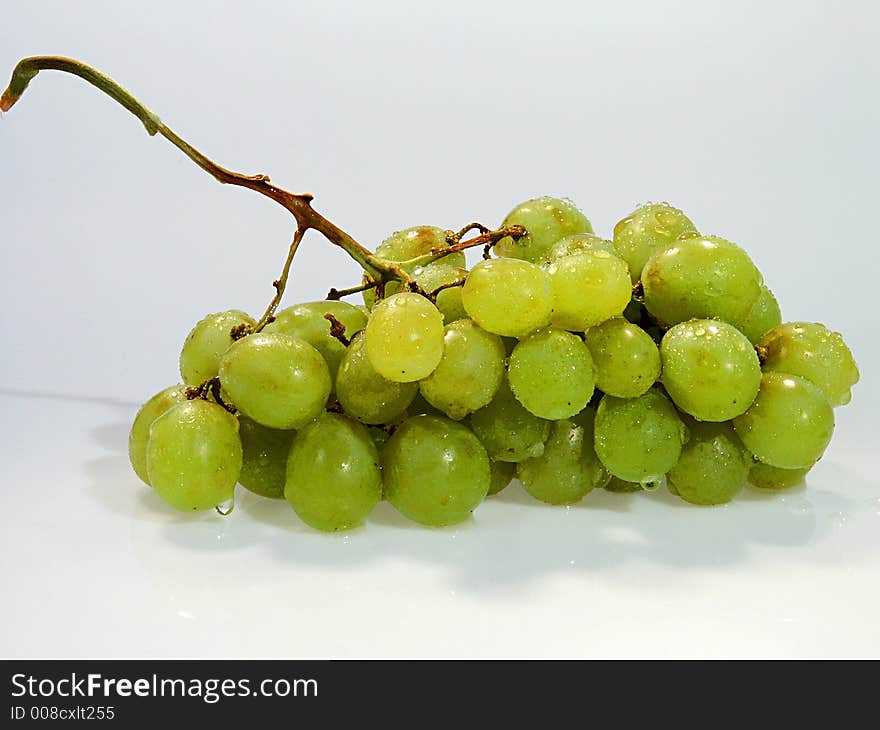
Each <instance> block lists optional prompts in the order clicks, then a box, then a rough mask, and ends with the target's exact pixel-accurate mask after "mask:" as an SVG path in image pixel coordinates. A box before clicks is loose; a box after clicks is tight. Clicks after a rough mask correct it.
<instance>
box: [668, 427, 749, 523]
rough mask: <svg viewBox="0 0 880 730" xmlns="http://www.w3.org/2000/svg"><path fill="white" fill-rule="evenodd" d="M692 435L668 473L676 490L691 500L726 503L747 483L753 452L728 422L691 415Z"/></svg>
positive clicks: (693, 501) (704, 502)
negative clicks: (706, 420)
mask: <svg viewBox="0 0 880 730" xmlns="http://www.w3.org/2000/svg"><path fill="white" fill-rule="evenodd" d="M686 425H687V427H688V431H689V432H690V439H689V440H688V442H687V443H686V444H685V445H684V448H683V449H682V450H681V457H680V458H679V460H678V463H677V464H676V465H675V466H673V467H672V468H671V469H670V470H669V473H668V474H667V475H666V478H667V481H668V483H669V484H670V485H672V487H673V488H674V489H675V494H677V495H678V496H679V497H681V498H682V499H683V500H685V501H686V502H690V503H692V504H702V505H712V504H724V503H725V502H729V501H730V500H731V499H733V498H734V497H735V496H736V495H737V494H738V493H739V491H740V490H741V489H742V488H743V485H745V483H746V479H748V476H749V468H750V467H751V465H752V455H751V454H750V453H749V452H748V451H746V449H745V447H744V446H743V444H742V441H740V440H739V437H738V436H737V435H736V433H735V432H734V430H733V426H732V425H731V424H730V423H729V422H727V423H701V422H700V421H695V420H693V419H688V421H687V423H686Z"/></svg>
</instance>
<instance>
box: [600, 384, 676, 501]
mask: <svg viewBox="0 0 880 730" xmlns="http://www.w3.org/2000/svg"><path fill="white" fill-rule="evenodd" d="M687 438H688V432H687V427H686V426H685V425H684V423H683V422H682V420H681V418H679V415H678V412H677V411H676V410H675V406H673V405H672V402H671V401H670V400H669V399H668V398H667V397H666V396H665V395H663V393H661V392H660V391H659V390H658V389H656V388H651V390H649V391H648V392H647V393H645V394H643V395H640V396H639V397H638V398H626V399H624V398H615V397H614V396H611V395H606V396H604V397H603V398H602V400H601V402H600V403H599V408H598V409H597V411H596V437H595V445H596V453H597V454H598V456H599V460H600V461H601V462H602V463H603V464H604V465H605V468H606V469H608V471H609V472H611V474H612V475H613V476H616V477H618V478H620V479H623V480H624V481H627V482H638V483H639V484H646V483H648V482H659V481H661V480H662V479H663V475H664V474H666V472H668V471H669V470H670V469H671V468H672V467H673V466H675V464H676V462H677V461H678V458H679V456H680V455H681V447H682V445H683V444H684V443H685V442H686V441H687Z"/></svg>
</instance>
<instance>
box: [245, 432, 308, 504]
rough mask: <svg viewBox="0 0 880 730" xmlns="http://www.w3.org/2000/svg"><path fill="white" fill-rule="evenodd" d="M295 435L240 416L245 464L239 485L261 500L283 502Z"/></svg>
mask: <svg viewBox="0 0 880 730" xmlns="http://www.w3.org/2000/svg"><path fill="white" fill-rule="evenodd" d="M294 433H295V432H294V431H280V430H278V429H275V428H266V427H265V426H261V425H260V424H259V423H257V422H256V421H252V420H251V419H250V418H247V417H246V416H241V417H239V419H238V435H239V437H240V438H241V448H242V462H241V474H240V475H239V477H238V483H239V484H241V486H243V487H244V488H245V489H247V490H248V491H251V492H253V493H254V494H259V495H260V496H261V497H269V498H270V499H282V498H283V497H284V482H285V481H286V479H287V456H288V454H289V453H290V445H291V444H292V443H293V436H294Z"/></svg>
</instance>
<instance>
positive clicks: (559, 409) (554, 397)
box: [507, 328, 594, 421]
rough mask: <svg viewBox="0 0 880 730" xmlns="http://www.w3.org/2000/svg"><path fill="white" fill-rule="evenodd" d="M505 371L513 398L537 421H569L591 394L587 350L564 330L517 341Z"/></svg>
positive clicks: (592, 381) (583, 405) (551, 329)
mask: <svg viewBox="0 0 880 730" xmlns="http://www.w3.org/2000/svg"><path fill="white" fill-rule="evenodd" d="M507 371H508V372H507V374H508V379H509V382H510V389H511V390H512V391H513V394H514V395H515V396H516V399H517V400H518V401H519V402H520V403H522V405H523V407H524V408H525V409H526V410H527V411H529V412H530V413H533V414H535V415H536V416H538V417H539V418H545V419H547V420H550V421H558V420H559V419H560V418H570V417H571V416H573V415H575V414H576V413H580V412H581V411H582V410H583V409H584V407H585V406H586V405H587V403H589V402H590V398H591V397H592V395H593V387H594V385H593V383H594V375H593V360H592V358H591V357H590V351H589V350H588V349H587V346H586V345H585V344H584V341H583V340H582V339H581V338H580V337H578V336H577V335H573V334H571V332H566V331H565V330H560V329H553V328H548V329H545V330H541V331H540V332H536V333H535V334H533V335H531V336H530V337H527V338H526V339H524V340H522V341H520V343H519V344H518V345H517V346H516V347H514V348H513V353H512V354H511V356H510V364H509V365H508V368H507Z"/></svg>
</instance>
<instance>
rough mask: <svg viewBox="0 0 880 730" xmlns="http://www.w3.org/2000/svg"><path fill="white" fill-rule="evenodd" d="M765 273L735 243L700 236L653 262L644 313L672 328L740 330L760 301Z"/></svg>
mask: <svg viewBox="0 0 880 730" xmlns="http://www.w3.org/2000/svg"><path fill="white" fill-rule="evenodd" d="M761 284H763V280H762V278H761V273H760V272H759V271H758V269H757V268H756V267H755V265H754V264H753V263H752V260H751V259H750V258H749V255H748V254H747V253H746V252H745V251H743V250H742V249H741V248H740V247H739V246H737V245H736V244H735V243H731V242H730V241H725V240H724V239H723V238H718V237H717V236H695V237H693V238H687V239H684V240H681V241H678V242H676V243H675V244H674V245H672V246H670V247H669V248H666V249H664V250H662V251H660V252H659V253H656V254H655V255H654V256H652V257H651V258H650V259H649V260H648V263H647V264H645V268H644V270H643V271H642V285H643V286H644V289H645V307H646V308H647V309H648V311H649V312H650V313H651V314H652V315H654V317H656V318H657V319H658V320H659V321H661V322H663V323H664V324H667V325H670V326H671V325H674V324H678V323H679V322H684V321H685V320H688V319H694V318H699V319H722V320H724V321H725V322H729V323H730V324H733V325H737V324H739V323H741V322H742V321H744V320H745V319H747V317H748V315H749V312H750V311H751V309H752V307H753V306H754V305H755V302H756V301H757V300H758V297H760V296H761Z"/></svg>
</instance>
